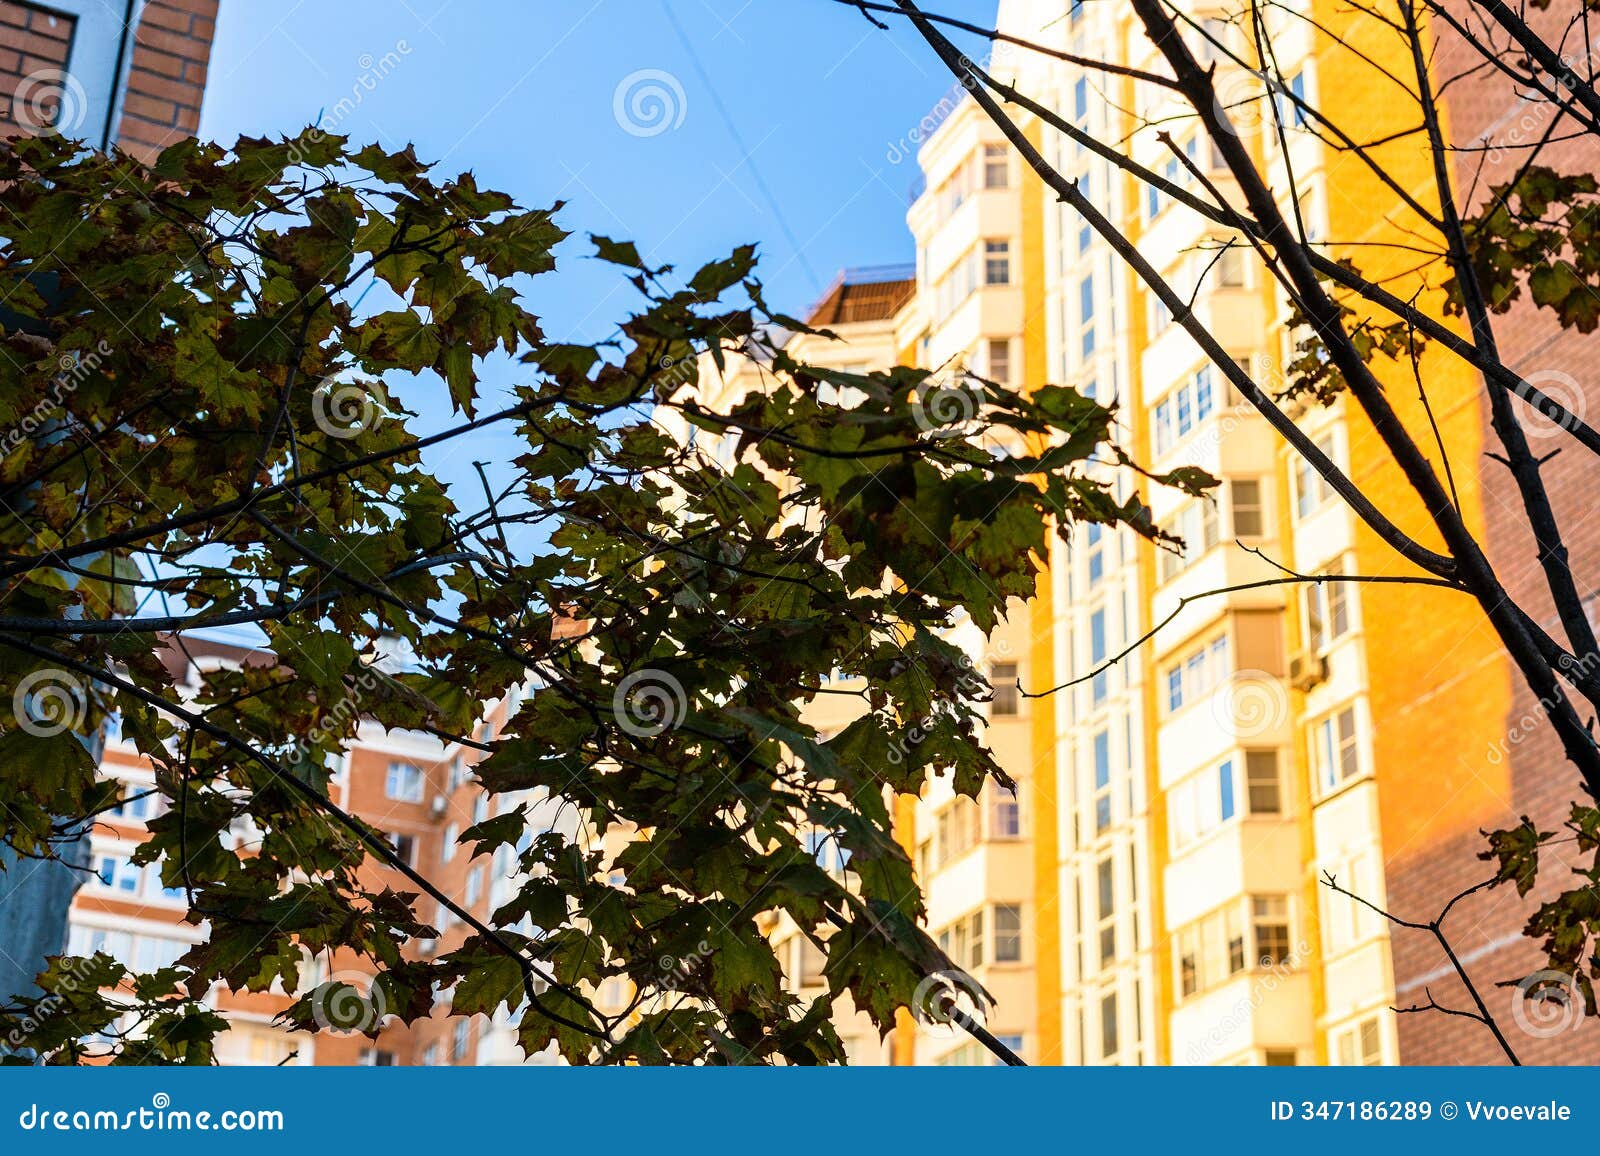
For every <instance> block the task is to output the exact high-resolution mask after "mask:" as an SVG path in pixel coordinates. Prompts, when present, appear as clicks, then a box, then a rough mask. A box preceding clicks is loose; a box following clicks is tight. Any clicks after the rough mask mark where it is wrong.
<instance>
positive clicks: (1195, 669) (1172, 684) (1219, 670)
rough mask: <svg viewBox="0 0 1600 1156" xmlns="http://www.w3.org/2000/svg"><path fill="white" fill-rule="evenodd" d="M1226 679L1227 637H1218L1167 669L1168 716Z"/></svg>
mask: <svg viewBox="0 0 1600 1156" xmlns="http://www.w3.org/2000/svg"><path fill="white" fill-rule="evenodd" d="M1227 675H1228V636H1227V635H1225V634H1219V635H1218V636H1217V637H1216V638H1213V639H1212V640H1211V641H1210V642H1208V643H1206V644H1205V645H1203V646H1199V647H1196V648H1195V649H1194V650H1192V651H1190V652H1189V653H1188V654H1186V655H1184V656H1183V657H1182V658H1181V659H1179V660H1178V661H1177V662H1175V663H1173V664H1172V665H1171V666H1169V667H1167V671H1166V688H1167V713H1169V714H1171V713H1173V712H1175V711H1179V710H1182V709H1183V707H1184V706H1185V705H1186V704H1188V703H1192V702H1194V701H1196V700H1197V699H1200V698H1203V697H1205V696H1206V695H1208V694H1210V693H1211V692H1212V691H1214V690H1216V689H1217V687H1219V686H1221V685H1222V681H1223V679H1225V678H1226V677H1227Z"/></svg>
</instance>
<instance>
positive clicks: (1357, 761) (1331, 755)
mask: <svg viewBox="0 0 1600 1156" xmlns="http://www.w3.org/2000/svg"><path fill="white" fill-rule="evenodd" d="M1310 745H1311V764H1312V770H1313V772H1314V774H1315V776H1316V780H1317V782H1318V783H1319V784H1320V785H1321V787H1322V789H1323V790H1324V791H1331V790H1334V789H1335V788H1337V787H1338V786H1339V785H1340V784H1342V783H1345V782H1348V781H1349V780H1351V779H1353V778H1355V777H1356V776H1357V775H1359V774H1360V773H1361V752H1360V750H1359V749H1358V747H1357V745H1356V708H1355V706H1354V704H1352V705H1350V706H1347V707H1345V708H1344V709H1343V710H1339V711H1335V712H1334V713H1333V714H1331V715H1329V716H1328V717H1327V718H1324V719H1320V720H1318V721H1317V722H1314V723H1312V724H1311V744H1310Z"/></svg>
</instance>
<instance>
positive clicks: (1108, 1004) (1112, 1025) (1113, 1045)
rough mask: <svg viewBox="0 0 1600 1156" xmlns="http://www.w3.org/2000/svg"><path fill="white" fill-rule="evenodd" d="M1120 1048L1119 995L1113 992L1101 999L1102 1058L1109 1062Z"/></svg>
mask: <svg viewBox="0 0 1600 1156" xmlns="http://www.w3.org/2000/svg"><path fill="white" fill-rule="evenodd" d="M1118 1047H1119V1043H1118V1039H1117V993H1116V992H1114V991H1112V992H1107V993H1106V994H1105V995H1103V996H1101V997H1100V1058H1101V1059H1106V1060H1109V1059H1110V1058H1111V1057H1112V1056H1114V1055H1116V1054H1117V1051H1118Z"/></svg>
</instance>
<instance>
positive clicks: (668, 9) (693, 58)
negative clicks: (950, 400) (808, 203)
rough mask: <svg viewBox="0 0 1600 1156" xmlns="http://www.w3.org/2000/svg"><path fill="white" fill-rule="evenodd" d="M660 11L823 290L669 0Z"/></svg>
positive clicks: (764, 196)
mask: <svg viewBox="0 0 1600 1156" xmlns="http://www.w3.org/2000/svg"><path fill="white" fill-rule="evenodd" d="M661 10H662V11H663V12H665V13H666V14H667V23H669V24H671V25H672V30H673V31H674V32H676V33H677V34H678V39H679V40H680V41H682V42H683V48H684V51H685V52H687V53H688V54H689V63H691V64H693V65H694V70H695V72H697V73H698V74H699V76H700V82H701V83H702V84H704V85H705V86H706V91H707V92H708V93H710V94H711V103H712V104H713V105H715V106H716V109H717V113H718V115H720V116H721V117H722V123H723V125H724V126H726V128H727V130H728V135H729V136H730V137H732V138H733V144H734V147H735V148H737V149H738V150H739V153H740V155H742V156H743V157H744V163H745V164H747V165H749V166H750V176H751V177H752V178H753V179H754V180H755V183H756V189H757V190H758V191H759V192H760V193H761V199H762V200H764V201H766V202H767V208H768V209H770V210H771V211H772V215H773V216H774V217H775V218H777V221H778V228H780V229H782V230H783V236H784V239H785V240H787V241H788V242H789V247H790V248H791V249H793V250H794V255H795V259H796V260H797V261H799V262H800V267H801V268H803V269H804V270H805V271H806V276H807V277H809V278H810V279H811V289H812V291H813V292H815V293H821V292H822V281H821V279H820V278H819V277H818V276H817V271H816V270H815V269H813V268H812V267H811V262H810V261H808V260H806V254H805V250H804V249H802V248H801V247H800V240H799V238H797V237H796V236H795V234H794V230H793V229H791V228H790V227H789V221H788V219H787V218H786V217H785V216H784V215H783V209H782V208H781V207H779V205H778V199H777V198H776V197H774V196H773V195H772V190H771V189H770V188H768V187H767V182H766V181H765V180H764V179H763V178H762V176H761V169H760V168H758V167H757V165H756V157H755V153H753V152H751V151H750V149H749V148H748V147H746V145H745V143H744V138H743V137H741V136H740V135H739V130H738V128H737V127H735V125H734V123H733V117H732V116H730V115H729V114H728V106H727V105H725V104H723V103H722V97H721V96H719V95H718V94H717V87H716V85H714V84H712V83H711V76H710V74H709V73H707V72H706V67H705V65H704V64H702V63H700V54H699V53H698V52H696V51H695V50H694V41H692V40H690V39H689V35H688V33H687V32H685V31H684V29H683V25H682V24H680V23H679V22H678V18H677V16H675V15H674V14H673V12H672V5H671V3H670V0H661Z"/></svg>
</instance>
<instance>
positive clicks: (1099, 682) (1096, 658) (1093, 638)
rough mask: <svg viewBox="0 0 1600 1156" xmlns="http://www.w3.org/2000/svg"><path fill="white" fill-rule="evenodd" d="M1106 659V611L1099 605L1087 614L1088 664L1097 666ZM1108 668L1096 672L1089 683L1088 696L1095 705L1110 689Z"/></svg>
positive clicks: (1104, 697) (1102, 699) (1102, 700)
mask: <svg viewBox="0 0 1600 1156" xmlns="http://www.w3.org/2000/svg"><path fill="white" fill-rule="evenodd" d="M1105 660H1106V611H1105V607H1103V606H1102V607H1101V608H1100V609H1098V610H1096V611H1095V612H1094V613H1093V614H1091V615H1089V665H1090V666H1091V667H1098V666H1101V665H1103V664H1104V663H1105ZM1110 673H1111V672H1110V671H1109V670H1102V671H1100V672H1099V673H1098V674H1096V675H1095V676H1094V677H1093V678H1092V679H1091V680H1090V683H1089V697H1090V698H1092V699H1093V700H1094V702H1095V705H1097V706H1098V705H1099V704H1100V703H1103V702H1105V700H1106V693H1107V691H1108V690H1109V689H1110V684H1109V675H1110Z"/></svg>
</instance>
